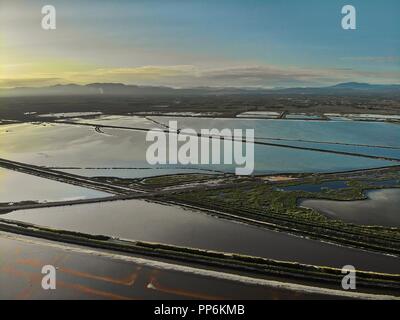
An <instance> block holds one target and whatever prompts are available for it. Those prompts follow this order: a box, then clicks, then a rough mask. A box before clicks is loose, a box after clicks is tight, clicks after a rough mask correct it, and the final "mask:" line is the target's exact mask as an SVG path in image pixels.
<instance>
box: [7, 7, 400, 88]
mask: <svg viewBox="0 0 400 320" xmlns="http://www.w3.org/2000/svg"><path fill="white" fill-rule="evenodd" d="M49 4H50V5H53V6H54V7H55V9H56V29H55V30H43V29H42V28H41V20H42V17H43V14H42V13H41V10H42V7H43V6H44V5H49ZM348 4H350V5H353V6H354V7H355V8H356V23H357V25H356V26H357V28H356V30H344V29H343V28H342V26H341V20H342V17H343V14H342V13H341V10H342V7H343V6H344V5H348ZM399 13H400V1H398V0H385V1H381V0H347V1H340V0H329V1H321V0H302V1H299V0H241V1H238V0H229V1H228V0H130V1H128V0H113V1H111V0H108V1H106V0H63V1H61V0H45V1H42V0H0V88H11V87H21V86H47V85H54V84H66V83H77V84H87V83H93V82H121V83H126V84H137V85H165V86H172V87H195V86H218V87H229V86H232V87H264V88H275V87H297V86H325V85H332V84H336V83H340V82H348V81H357V82H369V83H400V18H399Z"/></svg>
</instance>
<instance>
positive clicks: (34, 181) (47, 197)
mask: <svg viewBox="0 0 400 320" xmlns="http://www.w3.org/2000/svg"><path fill="white" fill-rule="evenodd" d="M107 196H111V194H108V193H106V192H101V191H96V190H92V189H86V188H82V187H78V186H73V185H70V184H66V183H62V182H58V181H53V180H49V179H44V178H40V177H36V176H32V175H29V174H24V173H19V172H15V171H12V170H6V169H1V168H0V203H9V202H20V201H38V202H43V201H48V202H50V201H66V200H77V199H89V198H100V197H107Z"/></svg>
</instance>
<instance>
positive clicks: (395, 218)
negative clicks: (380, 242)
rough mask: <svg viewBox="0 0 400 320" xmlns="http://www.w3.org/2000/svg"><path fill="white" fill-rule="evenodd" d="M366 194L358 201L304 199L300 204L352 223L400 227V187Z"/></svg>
mask: <svg viewBox="0 0 400 320" xmlns="http://www.w3.org/2000/svg"><path fill="white" fill-rule="evenodd" d="M366 195H367V196H368V199H367V200H357V201H333V200H319V199H304V200H302V201H300V202H299V205H300V206H302V207H306V208H312V209H315V210H317V211H319V212H321V213H322V214H324V215H326V216H327V217H330V218H334V219H340V220H343V221H346V222H350V223H355V224H360V225H379V226H386V227H400V210H399V208H400V189H382V190H372V191H368V192H366Z"/></svg>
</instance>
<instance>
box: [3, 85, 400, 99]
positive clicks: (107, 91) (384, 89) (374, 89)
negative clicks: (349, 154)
mask: <svg viewBox="0 0 400 320" xmlns="http://www.w3.org/2000/svg"><path fill="white" fill-rule="evenodd" d="M369 93H370V94H387V93H394V94H400V85H398V84H393V85H383V84H369V83H358V82H346V83H339V84H337V85H333V86H328V87H304V88H301V87H298V88H285V89H259V88H228V87H226V88H214V87H198V88H187V89H175V88H170V87H163V86H137V85H125V84H122V83H91V84H88V85H77V84H67V85H55V86H49V87H40V88H33V87H20V88H14V89H1V90H0V96H55V95H59V96H68V95H116V96H121V95H127V96H152V95H154V96H165V95H167V96H170V95H234V94H243V95H246V94H252V95H254V94H256V95H257V94H260V95H266V94H310V95H313V94H314V95H343V94H369Z"/></svg>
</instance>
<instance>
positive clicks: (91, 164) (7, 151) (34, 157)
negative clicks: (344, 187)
mask: <svg viewBox="0 0 400 320" xmlns="http://www.w3.org/2000/svg"><path fill="white" fill-rule="evenodd" d="M230 121H233V120H230ZM240 121H242V122H243V120H240ZM248 121H249V120H246V121H244V123H247V124H248V123H249V122H248ZM253 121H254V120H251V122H253ZM274 121H275V120H274ZM251 122H250V123H251ZM292 122H297V121H296V120H290V121H289V120H287V121H286V122H285V123H292ZM256 132H257V131H256ZM0 136H1V138H2V139H0V150H1V157H2V158H5V159H9V160H14V161H20V162H25V163H31V164H35V165H42V166H48V167H57V168H60V167H61V168H64V169H74V168H149V169H156V170H159V169H160V167H162V166H160V165H156V166H151V165H149V164H148V162H147V160H146V150H147V148H148V147H149V146H150V144H151V143H150V142H146V140H145V138H146V133H145V132H139V131H133V130H120V129H105V128H102V129H101V132H97V131H96V130H95V129H94V128H92V127H87V126H73V125H65V124H45V125H38V124H36V125H34V124H18V125H6V126H2V127H1V128H0ZM3 137H4V139H3ZM222 154H223V152H222ZM394 164H396V163H395V162H390V161H384V160H375V159H367V158H359V157H351V156H343V155H338V154H332V153H321V152H315V151H308V150H295V149H288V148H282V147H275V146H264V145H255V168H254V169H255V170H254V174H270V173H283V172H334V171H347V170H356V169H363V168H375V167H383V166H390V165H394ZM155 167H156V168H155ZM187 167H188V166H185V165H165V166H163V167H162V168H161V169H166V171H164V172H165V173H167V171H168V169H173V170H172V171H171V172H172V173H185V172H187V170H186V169H187ZM190 168H191V169H196V170H197V169H203V170H215V171H224V172H234V170H235V168H236V165H234V164H232V165H225V164H222V165H190ZM82 172H83V171H82ZM146 172H147V173H149V176H154V175H158V173H156V172H155V171H150V170H148V171H146ZM146 172H145V171H141V172H140V174H141V175H140V177H143V176H144V175H143V174H145V173H146ZM83 174H84V175H90V174H91V173H90V172H89V171H86V172H83ZM131 177H132V175H131ZM137 177H139V176H137Z"/></svg>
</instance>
